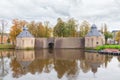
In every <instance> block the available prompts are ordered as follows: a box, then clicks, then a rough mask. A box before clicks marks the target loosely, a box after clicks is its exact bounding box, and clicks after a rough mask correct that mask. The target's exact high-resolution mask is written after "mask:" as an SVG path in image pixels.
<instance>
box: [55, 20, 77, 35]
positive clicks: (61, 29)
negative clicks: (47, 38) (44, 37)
mask: <svg viewBox="0 0 120 80" xmlns="http://www.w3.org/2000/svg"><path fill="white" fill-rule="evenodd" d="M76 29H77V24H76V20H74V19H73V18H71V19H69V20H68V21H67V22H64V21H63V20H62V19H61V18H58V19H57V24H56V25H55V27H54V30H53V32H54V36H55V37H75V36H76V31H77V30H76Z"/></svg>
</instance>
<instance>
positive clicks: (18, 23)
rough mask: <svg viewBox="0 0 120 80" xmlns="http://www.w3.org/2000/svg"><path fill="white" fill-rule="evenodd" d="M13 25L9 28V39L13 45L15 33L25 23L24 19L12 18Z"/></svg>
mask: <svg viewBox="0 0 120 80" xmlns="http://www.w3.org/2000/svg"><path fill="white" fill-rule="evenodd" d="M12 23H13V25H12V27H11V29H10V39H11V41H12V44H13V45H14V44H15V42H16V37H17V35H18V34H19V33H20V32H21V31H22V27H23V26H24V25H25V24H26V23H27V22H26V21H25V20H18V19H14V20H13V22H12Z"/></svg>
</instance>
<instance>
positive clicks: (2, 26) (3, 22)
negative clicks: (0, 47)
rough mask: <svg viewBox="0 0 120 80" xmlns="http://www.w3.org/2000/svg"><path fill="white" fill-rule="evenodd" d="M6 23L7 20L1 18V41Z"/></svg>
mask: <svg viewBox="0 0 120 80" xmlns="http://www.w3.org/2000/svg"><path fill="white" fill-rule="evenodd" d="M6 25H7V22H6V21H4V20H1V43H3V35H4V29H5V26H6Z"/></svg>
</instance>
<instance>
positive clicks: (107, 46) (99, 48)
mask: <svg viewBox="0 0 120 80" xmlns="http://www.w3.org/2000/svg"><path fill="white" fill-rule="evenodd" d="M106 48H110V49H119V50H120V45H103V46H98V47H96V50H103V49H106Z"/></svg>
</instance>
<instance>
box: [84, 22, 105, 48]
mask: <svg viewBox="0 0 120 80" xmlns="http://www.w3.org/2000/svg"><path fill="white" fill-rule="evenodd" d="M103 44H105V38H104V35H103V34H102V33H101V32H99V31H98V30H97V27H96V25H95V24H93V25H92V27H91V30H90V32H89V33H88V34H87V35H86V36H85V47H89V48H95V47H96V46H99V45H103Z"/></svg>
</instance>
